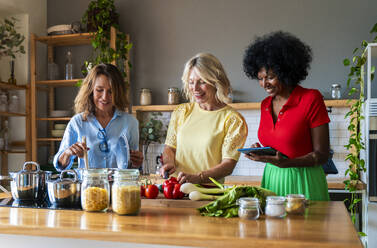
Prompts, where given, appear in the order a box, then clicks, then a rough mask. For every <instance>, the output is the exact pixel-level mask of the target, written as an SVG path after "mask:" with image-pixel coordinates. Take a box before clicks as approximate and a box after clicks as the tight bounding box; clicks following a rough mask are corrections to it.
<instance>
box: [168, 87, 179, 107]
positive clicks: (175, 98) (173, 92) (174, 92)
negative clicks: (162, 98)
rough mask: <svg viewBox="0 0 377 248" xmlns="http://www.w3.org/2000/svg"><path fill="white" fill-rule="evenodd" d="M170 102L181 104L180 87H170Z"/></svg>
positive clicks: (171, 103) (170, 103)
mask: <svg viewBox="0 0 377 248" xmlns="http://www.w3.org/2000/svg"><path fill="white" fill-rule="evenodd" d="M168 104H169V105H175V104H179V90H178V88H175V87H171V88H169V89H168Z"/></svg>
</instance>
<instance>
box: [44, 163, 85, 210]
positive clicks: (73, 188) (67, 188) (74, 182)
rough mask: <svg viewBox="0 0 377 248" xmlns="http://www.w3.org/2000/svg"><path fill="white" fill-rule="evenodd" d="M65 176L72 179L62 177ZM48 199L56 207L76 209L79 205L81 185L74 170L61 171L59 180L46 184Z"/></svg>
mask: <svg viewBox="0 0 377 248" xmlns="http://www.w3.org/2000/svg"><path fill="white" fill-rule="evenodd" d="M66 174H71V175H73V178H67V177H64V175H66ZM47 191H48V198H49V200H50V202H51V203H52V204H54V205H55V206H57V207H68V208H77V207H80V204H81V183H80V182H79V180H78V178H77V173H76V171H74V170H63V171H62V172H61V174H60V179H58V180H55V181H52V180H50V181H48V182H47Z"/></svg>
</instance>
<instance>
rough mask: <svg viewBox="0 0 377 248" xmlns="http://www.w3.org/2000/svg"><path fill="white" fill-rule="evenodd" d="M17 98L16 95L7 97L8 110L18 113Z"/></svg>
mask: <svg viewBox="0 0 377 248" xmlns="http://www.w3.org/2000/svg"><path fill="white" fill-rule="evenodd" d="M18 107H19V100H18V96H17V95H12V96H11V97H10V99H9V107H8V111H9V112H12V113H18Z"/></svg>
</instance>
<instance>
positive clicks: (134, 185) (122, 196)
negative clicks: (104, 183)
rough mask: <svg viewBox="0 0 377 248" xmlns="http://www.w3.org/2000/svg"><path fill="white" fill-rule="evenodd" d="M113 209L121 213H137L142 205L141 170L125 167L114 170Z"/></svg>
mask: <svg viewBox="0 0 377 248" xmlns="http://www.w3.org/2000/svg"><path fill="white" fill-rule="evenodd" d="M111 201H112V203H111V204H112V205H111V206H112V209H113V211H114V212H115V213H117V214H120V215H136V214H138V213H139V210H140V207H141V199H140V186H139V170H138V169H123V170H121V169H120V170H116V171H115V172H114V183H113V186H112V188H111Z"/></svg>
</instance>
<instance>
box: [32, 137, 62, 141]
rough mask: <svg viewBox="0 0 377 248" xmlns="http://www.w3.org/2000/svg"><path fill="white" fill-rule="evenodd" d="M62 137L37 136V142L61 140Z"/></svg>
mask: <svg viewBox="0 0 377 248" xmlns="http://www.w3.org/2000/svg"><path fill="white" fill-rule="evenodd" d="M61 140H62V138H37V141H38V142H46V141H61Z"/></svg>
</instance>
